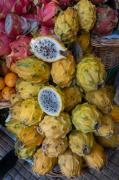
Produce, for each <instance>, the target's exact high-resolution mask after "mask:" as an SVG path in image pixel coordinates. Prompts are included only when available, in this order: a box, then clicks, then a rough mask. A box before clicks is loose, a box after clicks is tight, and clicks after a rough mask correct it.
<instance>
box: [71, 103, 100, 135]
mask: <svg viewBox="0 0 119 180" xmlns="http://www.w3.org/2000/svg"><path fill="white" fill-rule="evenodd" d="M101 118H102V114H101V113H100V112H99V111H98V110H97V109H96V106H95V105H90V104H88V103H84V104H80V105H79V104H78V105H77V106H76V107H75V108H74V109H73V111H72V123H73V124H74V126H75V128H76V129H77V130H79V131H83V132H84V133H88V132H95V131H97V130H98V129H99V128H100V126H101Z"/></svg>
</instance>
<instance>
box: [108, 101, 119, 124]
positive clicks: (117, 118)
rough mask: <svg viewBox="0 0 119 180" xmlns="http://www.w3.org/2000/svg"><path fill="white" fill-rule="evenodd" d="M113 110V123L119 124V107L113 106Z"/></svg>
mask: <svg viewBox="0 0 119 180" xmlns="http://www.w3.org/2000/svg"><path fill="white" fill-rule="evenodd" d="M112 107H113V109H112V111H111V112H110V115H111V117H112V120H113V122H115V123H116V122H119V107H118V106H117V105H114V104H113V105H112Z"/></svg>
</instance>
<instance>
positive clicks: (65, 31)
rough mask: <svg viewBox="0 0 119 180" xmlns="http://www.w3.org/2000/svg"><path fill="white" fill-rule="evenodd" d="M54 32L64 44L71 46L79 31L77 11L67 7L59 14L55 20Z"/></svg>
mask: <svg viewBox="0 0 119 180" xmlns="http://www.w3.org/2000/svg"><path fill="white" fill-rule="evenodd" d="M54 30H55V34H56V35H57V36H60V38H61V40H62V42H63V43H64V44H71V43H72V42H73V41H75V40H76V38H77V33H78V31H79V30H80V26H79V20H78V14H77V11H76V10H75V9H74V8H70V7H69V8H67V9H66V10H65V11H62V12H60V14H59V16H58V18H57V19H56V22H55V29H54Z"/></svg>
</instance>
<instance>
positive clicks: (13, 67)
mask: <svg viewBox="0 0 119 180" xmlns="http://www.w3.org/2000/svg"><path fill="white" fill-rule="evenodd" d="M14 69H15V63H12V64H11V66H10V68H9V70H10V71H11V72H14Z"/></svg>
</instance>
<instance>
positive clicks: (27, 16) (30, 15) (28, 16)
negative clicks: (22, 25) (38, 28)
mask: <svg viewBox="0 0 119 180" xmlns="http://www.w3.org/2000/svg"><path fill="white" fill-rule="evenodd" d="M22 17H24V18H26V19H35V14H34V13H28V14H23V15H22Z"/></svg>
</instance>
